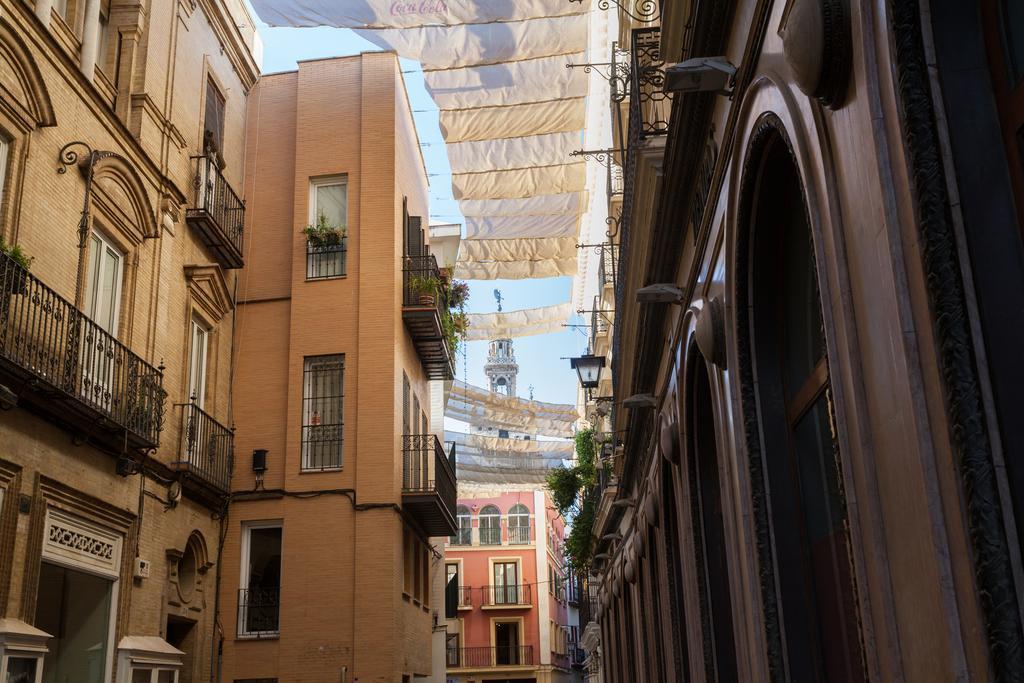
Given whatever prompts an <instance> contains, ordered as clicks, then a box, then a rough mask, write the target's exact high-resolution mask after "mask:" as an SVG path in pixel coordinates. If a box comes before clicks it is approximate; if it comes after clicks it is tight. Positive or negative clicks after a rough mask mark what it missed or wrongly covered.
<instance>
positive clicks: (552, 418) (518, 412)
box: [445, 380, 579, 438]
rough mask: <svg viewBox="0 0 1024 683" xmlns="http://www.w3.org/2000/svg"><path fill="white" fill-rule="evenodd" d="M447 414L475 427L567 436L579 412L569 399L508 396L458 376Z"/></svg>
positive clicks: (570, 434) (569, 434)
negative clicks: (561, 401) (550, 401)
mask: <svg viewBox="0 0 1024 683" xmlns="http://www.w3.org/2000/svg"><path fill="white" fill-rule="evenodd" d="M445 416H446V417H450V418H452V419H455V420H460V421H462V422H466V423H468V424H471V425H473V426H474V427H484V428H487V427H491V428H493V429H507V430H509V431H518V432H526V433H528V434H539V435H542V436H552V437H562V438H568V437H570V436H572V428H573V425H574V423H575V422H576V420H577V419H579V413H578V412H577V410H576V406H574V405H570V404H567V403H564V404H563V403H544V402H542V401H531V400H529V399H525V398H519V397H517V396H505V395H504V394H498V393H495V392H492V391H490V390H489V389H483V388H481V387H475V386H473V385H471V384H466V383H465V382H461V381H459V380H456V381H455V382H454V384H453V385H452V389H451V391H450V392H449V394H448V405H447V407H446V410H445Z"/></svg>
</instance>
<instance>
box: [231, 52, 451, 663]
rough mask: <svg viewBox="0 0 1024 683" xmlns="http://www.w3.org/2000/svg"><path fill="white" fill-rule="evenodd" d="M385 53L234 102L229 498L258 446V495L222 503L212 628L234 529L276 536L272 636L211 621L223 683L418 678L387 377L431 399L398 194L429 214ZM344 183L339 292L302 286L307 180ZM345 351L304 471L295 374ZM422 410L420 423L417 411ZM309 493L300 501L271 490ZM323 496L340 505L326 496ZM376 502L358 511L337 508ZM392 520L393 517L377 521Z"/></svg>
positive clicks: (392, 392) (281, 81)
mask: <svg viewBox="0 0 1024 683" xmlns="http://www.w3.org/2000/svg"><path fill="white" fill-rule="evenodd" d="M404 97H405V96H404V93H403V91H402V85H401V82H400V74H399V66H398V61H397V59H396V57H395V56H394V55H393V54H387V53H385V54H364V55H357V56H353V57H348V58H339V59H329V60H321V61H313V62H303V63H302V64H300V66H299V69H298V71H297V72H293V73H286V74H276V75H272V76H268V77H265V78H264V79H263V80H262V81H261V83H260V84H259V86H258V87H257V88H256V90H255V91H254V93H253V96H252V98H251V99H250V104H249V131H250V135H249V139H248V145H249V147H248V151H247V163H248V164H249V168H250V169H251V172H250V173H249V174H248V180H247V183H248V185H247V194H248V195H249V196H251V197H253V202H252V204H251V205H250V212H249V216H248V218H249V221H250V223H249V225H250V228H249V234H250V236H251V238H252V242H251V244H252V248H251V252H250V256H249V260H248V262H247V267H246V268H245V270H244V271H243V273H242V275H241V279H240V292H241V293H242V294H241V295H240V299H241V300H242V301H243V302H244V303H242V304H241V305H240V306H239V312H238V320H237V325H238V334H237V339H236V343H235V348H236V353H237V367H236V374H235V384H234V388H235V392H234V393H235V402H234V405H235V417H236V420H237V424H238V433H237V434H238V452H239V454H240V457H239V464H240V466H239V467H238V468H237V469H236V475H235V484H234V488H235V489H236V490H251V489H253V488H254V487H255V483H256V482H255V478H254V476H253V474H252V472H251V471H249V469H248V458H249V457H250V456H249V454H250V453H251V452H252V450H253V449H254V448H266V449H268V450H269V451H270V453H269V460H268V463H269V470H268V471H267V473H266V476H265V479H264V488H265V489H268V490H269V492H268V494H267V496H268V497H267V498H265V499H261V500H245V501H239V502H236V503H235V504H234V505H233V506H232V509H231V514H230V519H229V524H228V534H227V538H226V542H225V561H224V563H225V564H224V566H225V567H229V568H230V567H232V566H235V567H238V570H235V571H230V570H229V571H227V573H226V574H225V577H224V581H223V584H222V585H223V590H222V593H221V597H222V601H223V603H224V604H225V614H228V613H229V612H230V610H231V608H232V606H233V605H236V604H237V593H238V589H239V579H240V569H241V561H242V560H241V555H240V541H241V532H242V525H243V523H244V522H245V521H255V520H282V521H283V529H284V531H283V539H284V540H283V544H284V548H283V558H284V559H283V565H282V589H281V619H280V629H281V633H280V637H279V638H277V639H273V640H266V641H251V640H237V639H235V638H234V636H235V633H234V625H233V624H231V623H230V619H226V620H225V624H226V627H227V631H228V633H227V636H228V637H227V640H226V642H225V644H224V678H225V680H231V679H238V678H256V677H272V676H276V677H278V678H279V680H281V681H336V680H339V676H340V675H341V673H342V670H343V668H344V670H345V671H346V672H347V675H348V680H350V681H352V680H355V679H356V678H358V680H359V681H361V682H363V683H367V682H370V681H381V682H383V681H387V682H388V683H391V682H393V681H400V680H401V676H402V674H414V673H418V674H429V673H430V670H431V657H430V640H431V623H432V617H431V610H432V609H437V608H440V607H441V606H437V605H431V606H429V607H424V606H421V605H417V604H414V603H413V602H412V601H411V600H408V599H406V598H404V597H403V595H402V585H403V584H402V579H403V571H402V569H403V557H402V530H403V522H402V519H401V516H400V514H399V512H398V507H397V506H399V505H400V503H401V473H402V472H401V470H402V464H401V435H400V433H399V432H400V430H401V410H402V383H401V378H402V373H403V371H404V372H406V373H408V375H409V377H410V380H411V382H412V384H413V387H414V391H415V392H416V393H417V394H418V395H419V398H420V401H421V404H423V406H424V410H427V405H428V401H429V393H428V391H427V383H426V380H425V377H424V375H423V370H422V367H421V365H420V361H419V358H418V356H417V355H416V353H415V351H414V349H413V346H412V343H411V340H410V338H409V336H408V333H407V332H406V331H405V327H404V325H403V322H402V319H401V260H400V257H401V252H402V233H401V225H402V197H403V196H408V197H409V211H410V213H411V214H413V215H422V216H424V217H425V216H426V215H427V186H426V178H425V173H424V171H423V168H422V164H421V162H420V158H419V151H418V147H417V144H418V143H417V141H416V139H415V134H414V133H413V132H412V127H411V120H409V117H410V116H411V115H410V113H409V111H408V107H407V104H406V103H405V100H404ZM334 174H347V177H348V197H349V199H348V221H349V233H348V262H347V263H348V266H347V274H346V276H345V277H344V278H340V279H332V280H322V281H311V282H307V281H306V279H305V266H306V251H305V238H304V237H303V236H302V235H301V234H300V232H299V231H300V230H301V229H302V227H304V226H305V225H306V224H307V223H308V222H309V206H308V203H309V180H310V178H313V177H317V176H324V175H334ZM331 353H344V354H345V403H344V411H345V414H344V421H345V430H344V447H343V460H344V465H343V469H342V470H341V471H336V472H323V473H302V472H301V471H300V467H301V463H300V458H301V424H302V407H301V401H302V369H303V368H302V366H303V358H304V357H306V356H310V355H319V354H331ZM428 412H429V411H428ZM273 489H285V491H287V493H288V494H293V493H296V492H303V491H305V492H311V491H319V492H321V493H320V494H319V495H317V496H316V497H304V498H298V497H294V496H292V495H284V494H283V493H282V492H274V491H273ZM339 490H345V491H346V493H341V492H340V491H339ZM354 501H355V502H358V503H359V504H360V505H364V504H377V505H380V504H384V505H385V507H376V508H372V509H362V510H356V509H355V508H354V505H353V502H354ZM388 506H394V507H388Z"/></svg>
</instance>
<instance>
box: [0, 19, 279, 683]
mask: <svg viewBox="0 0 1024 683" xmlns="http://www.w3.org/2000/svg"><path fill="white" fill-rule="evenodd" d="M258 51H259V48H258V45H257V38H256V36H255V35H254V29H253V20H252V19H251V18H250V17H249V16H248V14H247V12H246V10H245V9H244V4H243V3H242V2H241V1H240V0H167V1H161V2H128V1H122V0H35V2H34V3H33V2H31V1H28V2H26V1H24V0H0V236H2V238H3V241H4V243H5V244H6V245H8V246H6V247H5V249H4V254H2V255H0V408H2V409H3V410H2V412H0V649H3V657H2V658H0V668H2V669H4V670H2V671H0V680H19V681H22V680H24V681H90V682H91V681H97V682H98V681H112V680H117V681H133V682H134V681H154V682H155V681H161V682H163V681H173V680H178V681H200V680H209V677H210V674H211V667H212V666H214V665H215V664H216V654H217V653H216V651H215V650H214V649H212V644H213V643H214V637H213V636H214V624H215V616H214V615H215V611H216V608H217V591H216V583H217V578H216V577H217V576H218V573H219V571H220V562H219V547H220V538H221V530H222V525H223V518H224V511H225V502H226V494H227V492H228V490H229V489H228V485H229V477H230V471H231V464H232V441H233V437H232V432H231V429H230V427H231V425H232V424H233V418H232V415H231V404H230V401H231V393H230V391H229V380H230V377H231V344H232V338H233V327H234V324H233V323H234V298H235V278H236V273H237V272H238V271H237V268H239V267H240V266H241V265H242V263H243V254H244V251H245V248H246V239H245V236H244V234H243V232H242V230H243V228H242V226H243V225H244V213H245V206H244V203H243V202H242V200H241V198H240V195H239V194H238V193H239V192H240V191H241V189H242V172H243V167H244V145H243V142H244V137H245V132H244V123H245V111H246V109H245V107H246V96H247V93H248V92H249V90H250V89H251V88H252V87H253V85H254V84H255V82H256V79H257V76H258V66H257V62H256V59H255V55H257V54H258ZM14 245H17V247H18V249H17V250H13V249H12V247H14ZM12 251H14V252H15V254H16V255H17V254H25V255H27V256H28V257H29V258H30V259H31V263H30V268H29V271H28V272H26V271H25V270H24V268H23V267H22V265H20V264H19V262H18V259H17V258H15V257H14V256H11V255H9V253H10V252H12Z"/></svg>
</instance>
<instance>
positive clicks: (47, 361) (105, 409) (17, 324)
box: [0, 252, 167, 452]
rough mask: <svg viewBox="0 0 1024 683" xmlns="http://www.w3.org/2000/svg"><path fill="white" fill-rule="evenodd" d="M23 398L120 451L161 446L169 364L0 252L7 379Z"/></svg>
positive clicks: (2, 373) (0, 340) (0, 345)
mask: <svg viewBox="0 0 1024 683" xmlns="http://www.w3.org/2000/svg"><path fill="white" fill-rule="evenodd" d="M4 378H5V379H7V380H8V382H4V383H9V384H10V386H11V387H12V388H15V390H17V391H19V393H20V396H19V401H23V402H25V403H26V404H31V405H33V406H34V407H36V408H37V409H38V410H40V411H41V412H44V413H47V414H49V415H50V416H51V417H52V418H53V419H54V420H55V421H57V422H58V423H60V424H64V425H67V426H70V427H71V428H73V429H74V430H75V431H76V432H78V433H81V434H87V435H88V436H89V439H90V440H92V441H94V442H98V443H100V444H101V445H104V446H106V447H107V448H108V449H110V450H116V451H118V452H121V451H123V450H124V449H125V447H127V448H129V449H132V450H148V449H152V448H156V447H157V446H158V445H159V443H160V430H161V428H162V427H163V411H164V399H165V397H166V395H167V394H166V392H165V391H164V389H163V372H161V370H159V369H158V368H155V367H153V366H152V365H150V364H149V363H147V362H146V361H144V360H142V358H140V357H139V356H137V355H135V354H134V353H132V352H131V351H130V350H128V347H127V346H125V345H124V344H122V343H121V342H119V341H118V340H117V339H116V338H115V337H114V336H113V335H112V334H110V333H108V332H107V331H105V330H104V329H103V328H101V327H100V326H99V325H98V324H96V323H95V322H93V321H92V320H90V319H89V318H88V317H87V316H86V315H85V314H84V313H83V312H82V311H80V310H79V309H78V308H76V307H75V305H74V304H72V303H71V302H70V301H67V300H66V299H64V298H63V297H61V296H60V295H58V294H57V293H56V292H55V291H53V290H52V289H50V288H49V287H47V286H46V285H45V284H43V283H42V281H40V280H39V279H38V278H36V277H35V276H34V275H31V274H30V273H29V272H28V271H27V270H25V269H24V268H22V267H21V266H20V265H19V264H18V263H17V262H16V261H14V259H12V258H10V257H9V256H7V255H6V254H4V253H2V252H0V379H4Z"/></svg>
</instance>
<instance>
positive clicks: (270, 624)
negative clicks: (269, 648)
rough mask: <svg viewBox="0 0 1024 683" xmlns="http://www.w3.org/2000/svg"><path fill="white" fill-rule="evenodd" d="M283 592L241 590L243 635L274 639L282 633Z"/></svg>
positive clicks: (271, 589)
mask: <svg viewBox="0 0 1024 683" xmlns="http://www.w3.org/2000/svg"><path fill="white" fill-rule="evenodd" d="M280 598H281V592H280V589H278V588H240V589H239V590H238V623H239V624H240V625H241V635H243V636H247V637H250V638H274V637H277V635H278V634H279V633H280V608H281V600H280Z"/></svg>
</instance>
